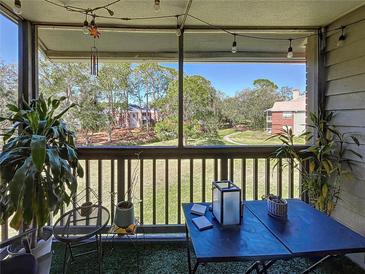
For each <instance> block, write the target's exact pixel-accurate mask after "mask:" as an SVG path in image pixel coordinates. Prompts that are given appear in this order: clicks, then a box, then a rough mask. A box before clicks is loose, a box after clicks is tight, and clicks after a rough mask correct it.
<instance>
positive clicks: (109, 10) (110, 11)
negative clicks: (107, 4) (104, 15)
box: [105, 8, 114, 16]
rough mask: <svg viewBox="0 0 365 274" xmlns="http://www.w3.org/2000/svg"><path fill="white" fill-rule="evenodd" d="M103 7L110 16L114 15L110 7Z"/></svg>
mask: <svg viewBox="0 0 365 274" xmlns="http://www.w3.org/2000/svg"><path fill="white" fill-rule="evenodd" d="M105 9H106V10H107V11H108V13H109V15H110V16H114V11H112V10H111V9H108V8H105Z"/></svg>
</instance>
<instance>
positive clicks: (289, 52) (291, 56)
mask: <svg viewBox="0 0 365 274" xmlns="http://www.w3.org/2000/svg"><path fill="white" fill-rule="evenodd" d="M292 40H293V39H289V48H288V54H287V55H286V57H287V58H289V59H291V58H293V56H294V54H293V48H292V46H291V42H292Z"/></svg>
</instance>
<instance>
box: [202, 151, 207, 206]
mask: <svg viewBox="0 0 365 274" xmlns="http://www.w3.org/2000/svg"><path fill="white" fill-rule="evenodd" d="M205 169H206V162H205V158H204V159H202V200H203V202H205V180H206V178H205Z"/></svg>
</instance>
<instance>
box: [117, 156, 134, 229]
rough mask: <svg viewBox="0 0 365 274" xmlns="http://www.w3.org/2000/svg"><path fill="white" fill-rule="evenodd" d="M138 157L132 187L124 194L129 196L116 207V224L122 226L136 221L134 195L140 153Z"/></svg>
mask: <svg viewBox="0 0 365 274" xmlns="http://www.w3.org/2000/svg"><path fill="white" fill-rule="evenodd" d="M137 159H138V160H137V164H136V166H135V168H134V170H133V174H132V181H131V183H130V187H129V189H128V190H127V192H126V193H125V195H124V196H125V197H127V200H125V201H119V202H118V204H117V205H116V207H115V215H114V224H116V225H117V226H118V227H122V228H127V227H129V226H130V225H133V224H135V222H136V219H135V215H134V200H135V199H136V197H135V196H134V189H135V187H136V185H137V182H138V180H137V177H138V167H139V154H137Z"/></svg>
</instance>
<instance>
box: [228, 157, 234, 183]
mask: <svg viewBox="0 0 365 274" xmlns="http://www.w3.org/2000/svg"><path fill="white" fill-rule="evenodd" d="M229 180H231V181H232V182H234V159H233V158H230V159H229Z"/></svg>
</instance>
